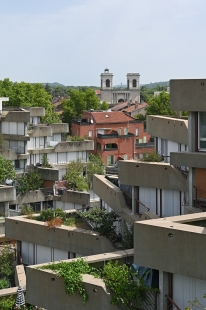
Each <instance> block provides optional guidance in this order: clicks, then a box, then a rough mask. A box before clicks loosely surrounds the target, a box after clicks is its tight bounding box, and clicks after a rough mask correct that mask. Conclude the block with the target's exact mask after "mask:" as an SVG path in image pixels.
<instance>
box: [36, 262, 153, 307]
mask: <svg viewBox="0 0 206 310" xmlns="http://www.w3.org/2000/svg"><path fill="white" fill-rule="evenodd" d="M37 268H38V269H47V270H52V271H55V272H57V274H58V275H59V276H62V277H63V279H64V284H65V290H66V292H67V294H69V295H74V294H75V292H76V291H78V292H79V294H80V295H81V296H82V297H83V303H85V302H86V301H87V300H88V294H87V292H86V289H85V287H84V284H83V282H82V274H91V275H94V276H95V277H98V278H102V279H103V281H104V282H105V284H106V286H107V287H108V288H109V289H110V290H111V292H112V295H111V297H112V298H111V304H112V305H122V306H123V307H124V309H139V308H141V306H142V304H143V303H144V302H145V301H146V291H147V287H146V286H145V284H144V280H143V279H140V281H139V283H138V284H137V283H136V281H135V280H134V274H133V273H132V271H131V268H129V267H128V266H127V265H125V264H124V265H119V263H118V262H117V261H116V262H114V263H112V262H108V263H107V264H106V265H105V266H104V267H102V268H100V269H96V268H92V267H90V266H89V264H88V263H87V262H86V261H85V260H84V259H78V260H76V261H71V262H69V263H68V262H60V263H57V264H55V263H52V264H49V265H46V266H41V267H37Z"/></svg>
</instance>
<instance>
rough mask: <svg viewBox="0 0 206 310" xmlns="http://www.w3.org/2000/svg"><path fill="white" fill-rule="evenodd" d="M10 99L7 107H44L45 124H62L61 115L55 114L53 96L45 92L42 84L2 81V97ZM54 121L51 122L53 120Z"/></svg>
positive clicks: (0, 86) (0, 83) (0, 90)
mask: <svg viewBox="0 0 206 310" xmlns="http://www.w3.org/2000/svg"><path fill="white" fill-rule="evenodd" d="M3 96H6V97H9V101H8V102H6V103H4V105H5V106H18V107H44V108H45V114H46V115H45V117H44V118H42V119H43V121H44V122H48V123H51V122H54V121H55V122H57V123H59V122H60V118H59V115H58V114H57V113H55V112H54V108H53V105H52V103H51V98H52V96H51V95H50V94H49V93H48V92H47V91H46V90H45V88H44V86H43V85H42V84H38V83H36V84H31V83H25V82H20V83H17V82H15V83H12V82H11V81H10V80H9V79H4V80H3V81H0V97H3ZM52 118H53V120H54V121H53V120H52V121H51V119H52Z"/></svg>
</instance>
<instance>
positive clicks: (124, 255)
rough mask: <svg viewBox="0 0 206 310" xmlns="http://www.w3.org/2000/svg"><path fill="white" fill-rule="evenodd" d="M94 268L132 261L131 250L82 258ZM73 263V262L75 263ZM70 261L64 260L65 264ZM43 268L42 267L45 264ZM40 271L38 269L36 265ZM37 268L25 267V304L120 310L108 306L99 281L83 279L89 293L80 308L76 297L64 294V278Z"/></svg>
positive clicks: (54, 308) (108, 297) (62, 308)
mask: <svg viewBox="0 0 206 310" xmlns="http://www.w3.org/2000/svg"><path fill="white" fill-rule="evenodd" d="M85 259H86V261H87V262H88V263H89V264H91V265H92V266H95V267H100V266H102V265H104V264H105V261H111V260H115V261H116V260H118V261H119V263H120V264H122V263H129V262H132V261H133V250H126V251H118V252H114V253H105V254H100V255H94V256H90V257H86V258H85ZM75 260H76V259H75ZM70 261H73V259H72V260H67V262H70ZM44 265H45V264H44ZM37 266H38V267H40V265H37ZM37 266H30V267H27V294H26V298H27V299H26V300H27V302H28V303H31V304H35V305H38V306H40V307H44V308H46V309H49V310H57V309H58V310H67V309H68V310H76V309H85V310H87V309H88V310H96V309H98V310H115V309H119V308H118V307H116V306H112V305H111V304H110V301H111V295H110V292H109V291H108V290H107V288H106V287H105V283H104V282H103V281H102V280H101V279H97V278H94V277H93V276H91V275H83V283H84V286H85V289H86V291H87V293H88V296H89V298H88V301H87V302H86V303H85V304H84V305H83V299H82V297H81V296H80V295H79V293H77V292H75V294H74V295H68V294H67V293H66V292H65V286H64V282H63V278H61V277H58V276H57V275H56V274H54V273H53V272H52V271H50V270H40V269H36V267H37Z"/></svg>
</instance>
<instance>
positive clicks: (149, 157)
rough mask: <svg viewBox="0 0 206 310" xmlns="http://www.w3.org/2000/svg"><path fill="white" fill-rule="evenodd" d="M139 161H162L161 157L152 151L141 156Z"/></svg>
mask: <svg viewBox="0 0 206 310" xmlns="http://www.w3.org/2000/svg"><path fill="white" fill-rule="evenodd" d="M141 161H146V162H161V161H162V157H161V155H160V154H158V153H157V152H156V151H153V152H150V153H145V154H143V158H142V159H141Z"/></svg>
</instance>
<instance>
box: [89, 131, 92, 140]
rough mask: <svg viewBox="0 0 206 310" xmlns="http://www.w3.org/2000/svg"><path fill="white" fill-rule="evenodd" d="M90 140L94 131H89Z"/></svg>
mask: <svg viewBox="0 0 206 310" xmlns="http://www.w3.org/2000/svg"><path fill="white" fill-rule="evenodd" d="M89 138H92V130H89Z"/></svg>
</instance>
